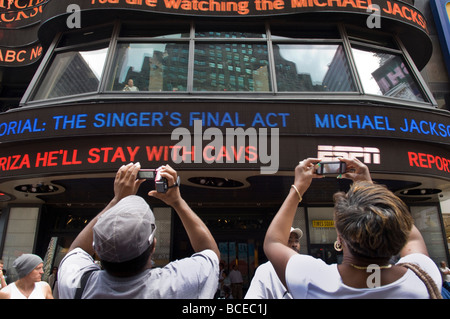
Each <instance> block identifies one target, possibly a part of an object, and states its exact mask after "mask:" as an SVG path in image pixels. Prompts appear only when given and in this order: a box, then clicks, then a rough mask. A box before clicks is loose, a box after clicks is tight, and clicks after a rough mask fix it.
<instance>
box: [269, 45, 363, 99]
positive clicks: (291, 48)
mask: <svg viewBox="0 0 450 319" xmlns="http://www.w3.org/2000/svg"><path fill="white" fill-rule="evenodd" d="M274 59H275V69H276V76H277V86H278V91H279V92H308V91H331V92H338V91H339V92H348V91H355V86H354V84H353V80H352V76H351V73H350V70H349V67H348V63H347V59H346V57H345V54H344V50H343V48H342V46H340V45H314V44H313V45H309V44H276V45H274Z"/></svg>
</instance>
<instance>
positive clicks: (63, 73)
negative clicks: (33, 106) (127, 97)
mask: <svg viewBox="0 0 450 319" xmlns="http://www.w3.org/2000/svg"><path fill="white" fill-rule="evenodd" d="M107 50H108V48H103V49H99V50H93V51H70V52H64V53H60V54H57V55H56V56H55V58H54V59H53V61H52V63H51V66H50V68H49V69H48V71H47V73H46V74H45V77H44V79H43V80H42V82H41V83H40V84H39V88H38V90H37V92H36V93H35V95H34V96H33V100H43V99H51V98H56V97H62V96H68V95H76V94H82V93H89V92H96V91H97V89H98V85H99V83H100V77H101V74H102V71H103V66H104V65H105V60H106V53H107Z"/></svg>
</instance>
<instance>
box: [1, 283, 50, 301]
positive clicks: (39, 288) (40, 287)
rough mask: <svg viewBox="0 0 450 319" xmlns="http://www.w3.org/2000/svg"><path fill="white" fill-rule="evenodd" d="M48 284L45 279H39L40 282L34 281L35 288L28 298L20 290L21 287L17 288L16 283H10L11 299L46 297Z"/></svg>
mask: <svg viewBox="0 0 450 319" xmlns="http://www.w3.org/2000/svg"><path fill="white" fill-rule="evenodd" d="M46 284H47V283H46V282H44V281H39V282H36V283H34V289H33V291H32V292H31V294H30V295H29V296H28V298H27V297H25V296H24V295H23V294H22V293H21V292H20V290H19V288H17V286H16V283H15V282H13V283H12V284H10V285H9V286H8V287H9V288H10V290H9V292H10V298H11V299H45V294H44V287H45V286H46Z"/></svg>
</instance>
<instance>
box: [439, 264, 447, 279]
mask: <svg viewBox="0 0 450 319" xmlns="http://www.w3.org/2000/svg"><path fill="white" fill-rule="evenodd" d="M439 270H440V271H441V272H442V280H444V281H447V282H450V275H444V272H446V271H450V269H448V267H445V268H443V267H439Z"/></svg>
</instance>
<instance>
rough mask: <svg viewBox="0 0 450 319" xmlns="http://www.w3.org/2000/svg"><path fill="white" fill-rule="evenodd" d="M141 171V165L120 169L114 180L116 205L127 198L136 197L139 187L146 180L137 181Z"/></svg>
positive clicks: (131, 165) (129, 165) (130, 165)
mask: <svg viewBox="0 0 450 319" xmlns="http://www.w3.org/2000/svg"><path fill="white" fill-rule="evenodd" d="M140 169H141V164H140V163H136V164H133V163H130V164H128V165H123V166H122V167H121V168H119V170H118V171H117V173H116V179H115V180H114V201H115V202H116V203H118V202H119V201H120V200H121V199H123V198H125V197H127V196H130V195H136V193H137V191H138V189H139V186H141V184H142V183H143V182H145V179H137V175H138V172H139V170H140Z"/></svg>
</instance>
